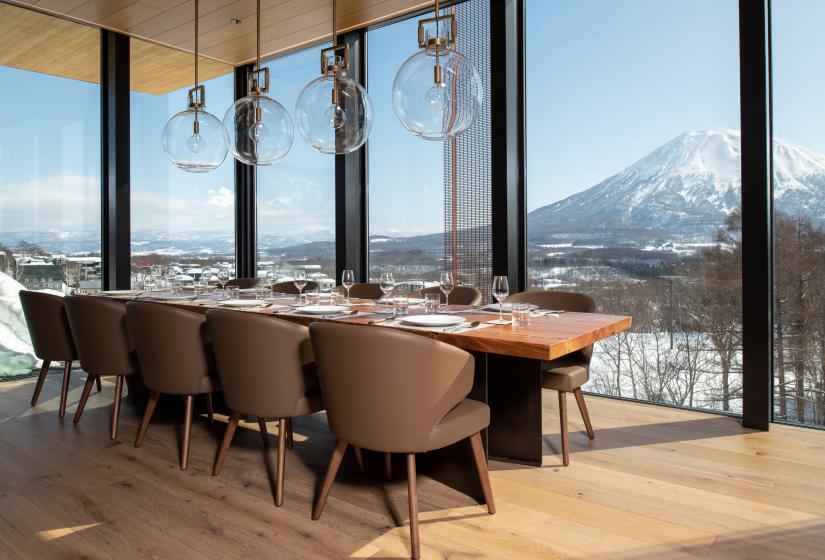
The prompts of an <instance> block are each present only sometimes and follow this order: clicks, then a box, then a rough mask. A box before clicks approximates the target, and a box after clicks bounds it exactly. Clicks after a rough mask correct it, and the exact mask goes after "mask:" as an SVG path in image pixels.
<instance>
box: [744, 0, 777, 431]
mask: <svg viewBox="0 0 825 560" xmlns="http://www.w3.org/2000/svg"><path fill="white" fill-rule="evenodd" d="M739 68H740V69H739V73H740V79H739V84H740V85H739V87H740V91H741V94H740V97H741V101H740V103H741V111H742V116H741V120H742V278H743V282H742V347H743V355H742V402H743V414H742V420H743V424H744V426H745V427H747V428H755V429H759V430H767V429H768V428H769V426H770V421H771V403H772V398H771V397H772V383H771V380H772V378H773V349H772V341H773V339H772V336H771V335H772V329H773V280H772V272H773V270H772V245H771V243H772V232H771V229H772V228H771V226H772V222H771V220H772V209H771V202H772V192H771V176H772V154H771V138H772V133H771V94H770V79H771V78H770V76H771V74H770V0H739Z"/></svg>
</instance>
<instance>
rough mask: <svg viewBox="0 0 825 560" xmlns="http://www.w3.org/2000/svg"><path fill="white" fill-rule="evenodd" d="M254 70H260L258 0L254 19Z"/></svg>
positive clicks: (259, 0) (259, 14) (259, 4)
mask: <svg viewBox="0 0 825 560" xmlns="http://www.w3.org/2000/svg"><path fill="white" fill-rule="evenodd" d="M255 26H256V29H255V70H259V71H260V69H261V0H258V12H257V16H256V17H255Z"/></svg>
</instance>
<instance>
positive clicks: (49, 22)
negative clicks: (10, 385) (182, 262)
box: [0, 4, 100, 377]
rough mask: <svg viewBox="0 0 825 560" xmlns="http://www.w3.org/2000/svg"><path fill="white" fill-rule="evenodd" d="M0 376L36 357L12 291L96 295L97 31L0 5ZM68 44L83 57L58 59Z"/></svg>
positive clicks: (27, 367)
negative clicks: (9, 45) (4, 43)
mask: <svg viewBox="0 0 825 560" xmlns="http://www.w3.org/2000/svg"><path fill="white" fill-rule="evenodd" d="M0 20H1V21H3V31H2V32H3V33H6V34H10V35H9V36H13V35H14V34H20V35H21V36H25V35H26V34H27V33H29V32H30V31H31V29H38V30H40V31H41V32H42V33H47V34H48V33H51V34H52V35H54V36H59V37H60V38H61V39H60V41H57V40H49V39H46V40H43V41H39V42H37V43H36V44H35V45H32V46H26V44H25V42H21V43H19V49H14V50H12V51H5V52H2V53H0V377H5V376H13V375H21V374H28V373H30V372H31V369H32V367H33V366H34V365H35V358H34V354H33V350H32V347H31V341H30V339H29V335H28V331H27V329H26V324H25V320H24V318H23V313H22V310H21V308H20V301H19V299H18V295H17V293H18V292H19V291H20V290H21V289H32V290H48V291H52V292H55V293H61V294H64V293H70V292H75V291H82V292H94V291H97V290H99V289H100V86H99V85H98V83H97V81H98V79H99V77H98V76H99V68H100V40H99V37H100V32H99V31H98V30H97V29H93V28H90V27H86V26H83V25H79V24H75V23H71V22H68V21H64V20H58V19H56V18H52V17H49V16H45V15H42V14H38V13H36V12H31V11H28V10H24V9H21V8H16V7H13V6H9V5H6V4H0ZM68 46H71V47H72V48H76V49H79V50H80V52H82V53H83V56H82V57H81V58H80V59H78V60H74V61H67V60H65V59H64V49H65V48H67V47H68Z"/></svg>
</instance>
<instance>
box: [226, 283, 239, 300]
mask: <svg viewBox="0 0 825 560" xmlns="http://www.w3.org/2000/svg"><path fill="white" fill-rule="evenodd" d="M223 291H224V293H225V294H226V299H240V297H241V287H240V286H227V287H226V288H224V290H223Z"/></svg>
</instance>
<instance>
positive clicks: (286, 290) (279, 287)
mask: <svg viewBox="0 0 825 560" xmlns="http://www.w3.org/2000/svg"><path fill="white" fill-rule="evenodd" d="M317 287H318V283H317V282H313V281H311V280H310V281H308V282H307V285H306V286H305V287H304V293H306V291H307V290H312V289H314V288H317ZM272 291H273V292H278V293H281V294H297V293H298V288H296V287H295V282H292V281H289V282H278V283H277V284H272Z"/></svg>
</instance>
